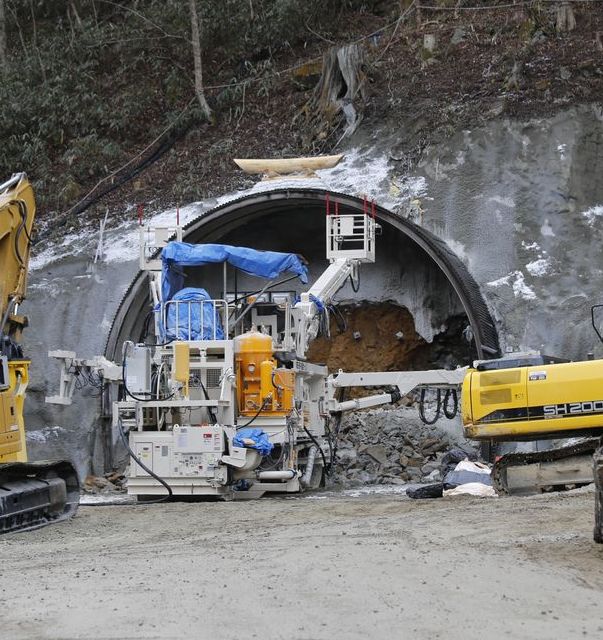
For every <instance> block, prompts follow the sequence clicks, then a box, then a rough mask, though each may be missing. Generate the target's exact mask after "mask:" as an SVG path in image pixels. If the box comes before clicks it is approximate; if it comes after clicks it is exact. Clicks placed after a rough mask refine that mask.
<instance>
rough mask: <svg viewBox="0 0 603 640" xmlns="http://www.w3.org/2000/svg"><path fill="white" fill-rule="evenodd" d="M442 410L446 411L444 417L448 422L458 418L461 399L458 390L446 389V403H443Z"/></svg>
mask: <svg viewBox="0 0 603 640" xmlns="http://www.w3.org/2000/svg"><path fill="white" fill-rule="evenodd" d="M450 398H452V410H451V411H450V410H449V409H448V405H449V402H450ZM442 410H443V411H444V415H445V416H446V417H447V418H448V420H452V419H453V418H455V417H456V414H457V413H458V412H459V398H458V394H457V392H456V389H446V393H445V394H444V401H443V402H442Z"/></svg>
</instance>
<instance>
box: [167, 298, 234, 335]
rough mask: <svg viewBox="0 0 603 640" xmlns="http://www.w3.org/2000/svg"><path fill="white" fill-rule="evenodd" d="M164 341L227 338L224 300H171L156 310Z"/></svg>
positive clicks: (226, 310)
mask: <svg viewBox="0 0 603 640" xmlns="http://www.w3.org/2000/svg"><path fill="white" fill-rule="evenodd" d="M156 314H159V317H158V318H156V320H157V322H158V327H157V329H158V331H159V335H160V336H161V338H162V341H164V342H168V341H171V340H186V341H189V342H190V341H196V340H226V339H228V304H227V303H226V301H225V300H169V301H168V302H166V303H162V304H161V305H160V307H159V309H158V310H157V311H156Z"/></svg>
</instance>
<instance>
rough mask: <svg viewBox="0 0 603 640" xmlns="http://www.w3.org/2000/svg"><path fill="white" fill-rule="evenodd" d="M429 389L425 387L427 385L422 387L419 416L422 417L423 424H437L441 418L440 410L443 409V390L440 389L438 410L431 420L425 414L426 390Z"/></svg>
mask: <svg viewBox="0 0 603 640" xmlns="http://www.w3.org/2000/svg"><path fill="white" fill-rule="evenodd" d="M426 391H427V389H425V387H423V388H422V389H421V400H420V401H419V418H421V422H422V423H423V424H429V425H431V424H435V423H436V422H437V421H438V420H439V419H440V412H441V409H442V391H441V390H440V389H438V394H437V401H436V402H437V404H436V412H435V415H434V417H433V418H432V419H431V420H430V419H428V418H427V416H426V415H425V392H426Z"/></svg>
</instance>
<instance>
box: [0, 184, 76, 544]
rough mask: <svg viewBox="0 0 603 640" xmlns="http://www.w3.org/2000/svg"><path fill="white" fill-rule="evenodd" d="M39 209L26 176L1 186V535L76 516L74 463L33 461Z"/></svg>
mask: <svg viewBox="0 0 603 640" xmlns="http://www.w3.org/2000/svg"><path fill="white" fill-rule="evenodd" d="M35 214H36V205H35V199H34V194H33V189H32V186H31V184H30V182H29V181H28V180H27V176H26V175H25V174H24V173H18V174H15V175H13V176H12V178H10V180H7V181H6V182H4V183H3V184H0V533H7V532H15V531H24V530H27V529H35V528H37V527H42V526H44V525H46V524H50V523H52V522H58V521H61V520H65V519H67V518H69V517H71V516H72V515H73V514H74V513H75V511H76V510H77V507H78V504H79V481H78V477H77V473H76V471H75V469H74V467H73V465H72V464H71V463H70V462H67V461H47V462H28V461H27V448H26V440H25V424H24V420H23V405H24V402H25V391H26V389H27V384H28V381H29V364H30V361H29V360H28V359H27V358H26V357H24V355H23V348H22V346H21V335H22V333H23V329H25V328H26V327H27V317H26V316H24V315H22V314H20V313H19V305H20V304H21V302H22V301H23V299H24V298H25V294H26V290H27V271H28V267H29V253H30V247H31V240H32V234H33V230H34V218H35Z"/></svg>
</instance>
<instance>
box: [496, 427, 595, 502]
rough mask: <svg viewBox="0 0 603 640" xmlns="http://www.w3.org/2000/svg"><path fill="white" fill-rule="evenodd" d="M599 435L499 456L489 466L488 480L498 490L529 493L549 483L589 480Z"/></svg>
mask: <svg viewBox="0 0 603 640" xmlns="http://www.w3.org/2000/svg"><path fill="white" fill-rule="evenodd" d="M599 445H600V440H599V438H588V439H585V440H582V441H580V442H577V443H575V444H572V445H569V446H566V447H558V448H555V449H548V450H547V451H536V452H529V453H508V454H506V455H504V456H501V457H500V458H499V459H498V460H497V461H496V462H495V463H494V467H493V469H492V484H493V486H494V488H495V489H496V491H497V492H498V493H501V494H524V495H525V494H529V493H539V492H541V491H546V490H547V489H548V488H550V487H559V486H564V485H571V484H587V483H589V482H592V481H593V477H592V471H591V469H592V456H593V454H594V453H595V451H596V449H597V447H598V446H599Z"/></svg>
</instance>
